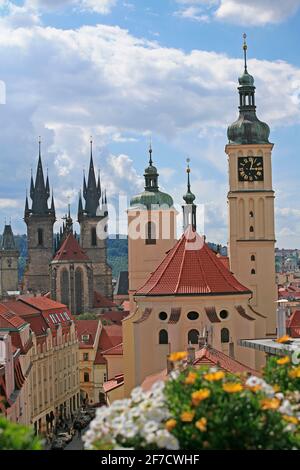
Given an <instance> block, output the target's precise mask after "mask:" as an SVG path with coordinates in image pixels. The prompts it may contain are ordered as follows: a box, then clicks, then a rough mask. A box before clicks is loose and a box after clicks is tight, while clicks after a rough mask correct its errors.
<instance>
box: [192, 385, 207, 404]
mask: <svg viewBox="0 0 300 470" xmlns="http://www.w3.org/2000/svg"><path fill="white" fill-rule="evenodd" d="M209 396H210V390H208V388H201V390H198V391H197V392H194V393H192V403H193V405H194V406H198V405H199V403H200V402H201V401H203V400H206V398H208V397H209Z"/></svg>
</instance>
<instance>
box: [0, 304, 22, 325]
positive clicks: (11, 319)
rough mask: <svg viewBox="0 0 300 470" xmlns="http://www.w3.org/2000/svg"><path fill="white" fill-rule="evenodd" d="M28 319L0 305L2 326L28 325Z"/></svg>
mask: <svg viewBox="0 0 300 470" xmlns="http://www.w3.org/2000/svg"><path fill="white" fill-rule="evenodd" d="M26 323H27V322H26V321H25V320H23V318H21V317H19V316H17V315H15V314H14V313H13V312H11V311H10V310H8V309H6V308H5V307H4V306H3V305H0V328H17V329H19V328H22V327H23V326H24V325H26Z"/></svg>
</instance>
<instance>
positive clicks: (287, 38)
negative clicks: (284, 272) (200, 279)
mask: <svg viewBox="0 0 300 470" xmlns="http://www.w3.org/2000/svg"><path fill="white" fill-rule="evenodd" d="M0 12H1V18H0V44H1V47H0V61H1V62H0V63H1V67H0V79H1V80H3V81H4V83H5V85H6V103H5V104H2V105H1V106H0V119H1V121H0V122H1V132H0V145H1V159H0V221H2V223H4V218H5V217H6V218H7V219H9V218H10V217H11V218H12V224H13V228H14V230H15V232H17V233H24V232H25V225H24V223H23V221H22V217H23V208H24V197H25V191H26V186H28V185H29V178H30V168H31V167H33V168H34V170H35V166H36V159H37V141H38V136H39V135H41V136H42V141H43V161H44V166H45V168H46V167H47V166H48V168H49V176H50V183H51V184H52V185H53V187H54V195H55V201H56V206H57V215H58V218H59V217H61V216H62V215H63V213H64V212H65V208H66V206H67V204H68V201H70V203H71V207H72V211H73V214H74V217H75V212H76V209H77V194H78V191H79V189H80V186H81V180H82V171H83V168H87V165H88V159H89V144H88V143H89V136H90V135H91V134H92V135H93V139H94V147H95V149H94V155H95V164H96V166H97V167H100V169H101V176H102V184H103V186H105V187H107V191H108V195H109V199H110V201H111V202H115V201H116V200H117V198H118V195H119V194H122V195H126V196H128V197H130V196H132V195H133V194H135V193H137V192H139V191H140V190H141V189H142V186H143V179H142V177H141V175H142V173H143V169H144V167H145V164H146V161H147V147H148V142H149V138H150V135H152V141H153V149H154V152H153V157H154V161H155V164H156V165H157V166H158V168H159V172H160V186H161V187H162V188H163V189H164V190H166V191H168V192H169V193H170V194H172V196H173V197H174V200H175V201H176V202H177V203H178V204H181V195H182V194H183V192H184V189H185V171H184V169H185V159H186V157H187V156H189V157H190V159H191V166H192V187H193V191H194V192H195V194H196V196H197V202H198V204H205V232H206V234H207V236H208V239H209V240H211V241H216V242H222V243H226V240H227V207H226V195H227V190H228V181H227V162H226V156H225V153H224V146H225V144H226V127H227V125H229V124H230V123H231V122H232V121H234V120H235V119H236V117H237V111H238V110H237V105H238V100H237V90H236V87H237V78H238V76H239V74H240V73H241V72H242V49H241V44H242V34H243V32H244V31H246V33H247V35H248V52H249V71H250V73H252V74H253V75H254V77H255V82H256V86H257V114H258V117H259V118H260V119H262V120H264V121H266V122H268V124H269V125H270V127H271V141H272V142H274V143H275V147H274V152H273V183H274V189H275V191H276V232H277V240H278V246H280V247H283V246H284V247H299V246H300V202H299V197H298V181H299V178H300V165H299V155H298V153H299V152H298V149H299V143H300V133H299V120H300V56H299V53H298V50H297V49H298V47H297V45H298V44H299V39H300V38H299V34H300V33H299V31H300V27H299V26H300V0H286V1H285V2H282V1H279V0H151V1H150V0H148V1H147V0H126V1H125V0H26V1H23V0H19V1H17V0H15V1H13V0H12V1H9V0H0ZM122 217H123V218H124V212H123V214H122ZM59 222H60V221H59V220H58V224H59ZM58 224H57V226H58ZM112 230H113V227H112Z"/></svg>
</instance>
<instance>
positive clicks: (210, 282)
mask: <svg viewBox="0 0 300 470" xmlns="http://www.w3.org/2000/svg"><path fill="white" fill-rule="evenodd" d="M246 293H250V291H249V289H248V288H247V287H245V286H243V285H242V284H241V283H240V282H238V280H237V279H236V278H235V277H234V276H233V274H232V273H231V272H230V271H229V270H228V269H227V268H226V267H225V266H224V263H223V262H222V261H220V258H218V256H216V254H215V253H214V252H213V251H212V250H211V249H210V248H209V247H208V245H207V244H206V243H205V242H203V239H202V237H200V235H198V234H197V232H194V231H193V230H192V228H191V227H189V228H188V229H187V230H186V231H185V233H184V234H183V235H182V237H181V238H180V240H179V241H178V242H177V243H176V244H175V246H174V247H173V248H172V249H171V250H170V251H169V252H168V253H167V255H166V257H165V258H164V259H163V261H162V262H161V264H160V265H159V266H158V268H157V269H156V270H155V271H154V273H152V274H151V276H150V277H149V279H148V280H147V282H146V283H145V284H144V286H143V287H141V288H140V289H139V290H138V291H137V293H136V295H153V296H155V295H224V294H225V295H226V294H246Z"/></svg>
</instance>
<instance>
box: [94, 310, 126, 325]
mask: <svg viewBox="0 0 300 470" xmlns="http://www.w3.org/2000/svg"><path fill="white" fill-rule="evenodd" d="M128 315H129V312H125V311H124V310H113V311H110V312H103V313H101V314H100V315H99V318H101V319H104V320H106V321H108V322H110V323H114V324H115V325H121V324H122V320H123V319H124V318H125V317H127V316H128Z"/></svg>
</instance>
